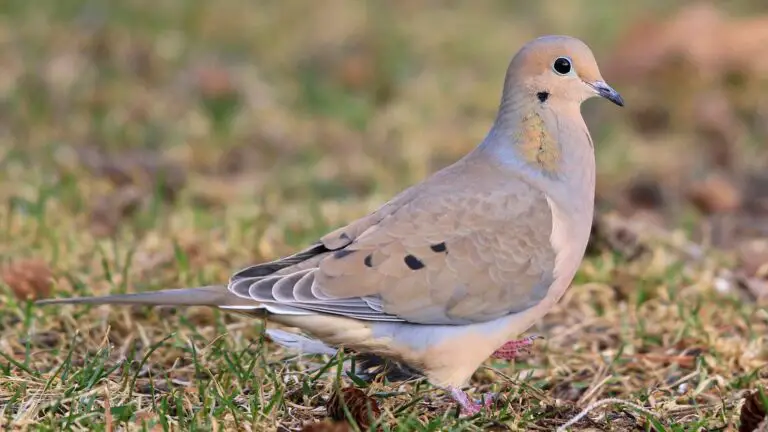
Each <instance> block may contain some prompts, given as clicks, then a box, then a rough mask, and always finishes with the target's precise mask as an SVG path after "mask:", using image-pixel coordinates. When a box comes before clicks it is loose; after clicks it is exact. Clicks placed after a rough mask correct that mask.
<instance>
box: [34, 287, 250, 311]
mask: <svg viewBox="0 0 768 432" xmlns="http://www.w3.org/2000/svg"><path fill="white" fill-rule="evenodd" d="M35 304H37V305H50V304H91V305H103V304H123V305H150V306H213V307H222V308H227V309H244V310H248V309H258V308H260V307H261V305H260V304H259V303H256V302H249V301H248V300H246V299H244V298H242V297H238V296H236V295H234V294H232V293H231V292H229V290H228V289H227V287H226V286H223V285H210V286H204V287H199V288H179V289H166V290H160V291H151V292H143V293H135V294H121V295H110V296H103V297H74V298H57V299H44V300H38V301H36V302H35Z"/></svg>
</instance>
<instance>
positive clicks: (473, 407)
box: [448, 387, 493, 416]
mask: <svg viewBox="0 0 768 432" xmlns="http://www.w3.org/2000/svg"><path fill="white" fill-rule="evenodd" d="M448 390H450V391H451V397H453V400H455V401H456V402H458V404H459V406H461V415H462V416H472V415H475V414H477V413H479V412H480V411H482V409H483V408H490V407H491V404H492V403H493V393H486V394H485V397H484V401H483V403H482V404H480V403H477V402H475V401H473V400H472V399H470V398H469V395H468V394H466V393H465V392H464V391H463V390H461V389H460V388H458V387H449V388H448Z"/></svg>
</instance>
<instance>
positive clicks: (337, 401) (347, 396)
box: [326, 387, 381, 430]
mask: <svg viewBox="0 0 768 432" xmlns="http://www.w3.org/2000/svg"><path fill="white" fill-rule="evenodd" d="M342 401H343V402H342ZM345 404H346V406H347V409H348V410H349V413H350V414H351V415H352V418H353V419H354V420H355V422H356V423H357V426H358V427H359V428H360V429H361V430H367V429H368V428H369V427H370V425H371V423H372V422H375V420H376V419H377V418H378V417H379V416H380V415H381V410H380V409H379V404H378V403H376V400H375V399H373V398H371V397H369V396H368V395H366V394H365V393H364V392H363V391H362V390H360V389H358V388H356V387H347V388H343V389H341V391H339V390H336V391H334V392H333V395H332V396H331V398H330V399H329V400H328V405H326V410H327V411H328V416H329V417H331V418H333V419H336V420H345V419H346V416H345V415H344V405H345Z"/></svg>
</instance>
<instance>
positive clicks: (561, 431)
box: [557, 398, 657, 432]
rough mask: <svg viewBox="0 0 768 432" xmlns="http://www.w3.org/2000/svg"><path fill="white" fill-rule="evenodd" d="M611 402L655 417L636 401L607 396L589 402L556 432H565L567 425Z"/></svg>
mask: <svg viewBox="0 0 768 432" xmlns="http://www.w3.org/2000/svg"><path fill="white" fill-rule="evenodd" d="M612 403H614V404H619V405H626V406H629V407H632V408H634V409H636V410H638V411H640V412H642V413H644V414H648V415H650V416H653V417H657V416H656V413H654V412H652V411H650V410H648V409H646V408H643V407H641V406H640V405H638V404H636V403H633V402H630V401H625V400H624V399H618V398H608V399H602V400H599V401H597V402H594V403H591V404H589V406H587V407H586V408H584V409H583V410H582V411H581V412H580V413H578V414H576V417H573V418H571V419H570V420H568V421H567V422H566V423H565V424H564V425H562V426H560V427H559V428H557V432H566V430H567V429H568V428H569V427H571V426H573V425H575V424H576V423H578V422H579V420H581V419H583V418H584V417H586V416H587V414H589V413H590V412H591V411H592V410H594V409H596V408H600V407H601V406H603V405H608V404H612Z"/></svg>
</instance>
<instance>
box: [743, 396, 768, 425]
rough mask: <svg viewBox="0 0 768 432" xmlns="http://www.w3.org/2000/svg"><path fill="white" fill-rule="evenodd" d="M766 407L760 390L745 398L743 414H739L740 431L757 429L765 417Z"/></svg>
mask: <svg viewBox="0 0 768 432" xmlns="http://www.w3.org/2000/svg"><path fill="white" fill-rule="evenodd" d="M765 414H766V409H765V406H763V401H762V398H761V397H760V392H759V391H755V392H753V393H751V394H750V395H749V396H747V397H745V398H744V405H742V407H741V415H740V416H739V423H741V425H740V426H739V432H753V431H755V430H756V429H757V428H758V426H759V425H760V422H762V421H763V420H764V419H765Z"/></svg>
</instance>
